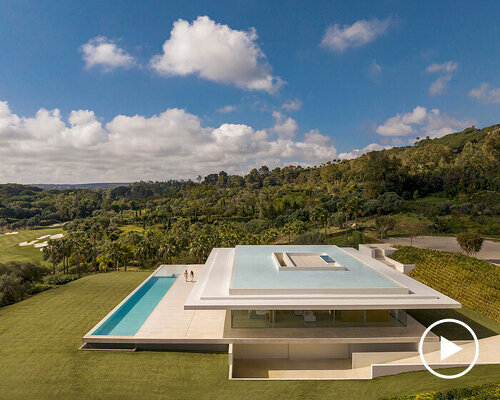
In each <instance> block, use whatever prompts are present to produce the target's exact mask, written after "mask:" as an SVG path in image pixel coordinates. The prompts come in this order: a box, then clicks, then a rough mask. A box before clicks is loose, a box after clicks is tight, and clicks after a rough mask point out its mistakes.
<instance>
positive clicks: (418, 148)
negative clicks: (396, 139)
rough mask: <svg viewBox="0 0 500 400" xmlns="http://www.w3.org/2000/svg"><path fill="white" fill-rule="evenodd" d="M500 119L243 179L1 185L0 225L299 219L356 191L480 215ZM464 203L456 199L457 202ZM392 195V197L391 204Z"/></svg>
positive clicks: (497, 168) (371, 201)
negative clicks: (440, 202)
mask: <svg viewBox="0 0 500 400" xmlns="http://www.w3.org/2000/svg"><path fill="white" fill-rule="evenodd" d="M499 188H500V125H494V126H491V127H488V128H484V129H481V130H477V129H475V128H469V129H466V130H464V131H462V132H458V133H455V134H451V135H447V136H445V137H442V138H439V139H434V140H431V139H423V140H420V141H418V142H417V143H416V144H415V145H414V146H407V147H401V148H393V149H391V150H383V151H376V152H371V153H368V154H366V155H364V156H362V157H359V158H357V159H354V160H343V161H340V160H332V162H329V163H327V164H325V165H321V166H317V167H307V168H305V167H300V166H287V167H284V168H274V169H272V170H270V169H269V168H268V167H266V166H262V167H260V168H258V169H253V170H251V171H250V172H249V173H248V174H246V175H244V176H239V175H229V174H227V173H226V172H224V171H221V172H219V173H218V174H209V175H206V176H205V177H201V176H199V177H198V179H196V180H195V181H178V180H170V181H165V182H137V183H133V184H131V185H128V186H121V187H116V188H112V189H107V190H88V189H68V190H55V189H50V190H41V189H39V188H34V187H30V186H24V185H16V184H9V185H0V229H7V228H9V229H17V228H30V227H36V226H47V225H51V224H54V223H60V222H65V221H73V220H75V219H83V218H88V217H96V216H99V215H108V216H112V217H113V218H114V219H115V220H116V221H120V222H124V221H125V222H129V223H137V224H140V225H141V224H142V225H143V227H146V226H147V225H148V224H153V225H154V224H162V223H164V224H166V223H168V221H169V220H171V219H177V218H181V217H182V218H189V219H191V220H192V221H193V222H198V221H199V222H211V221H214V220H225V221H233V222H236V221H240V222H242V221H250V220H253V219H259V220H266V221H271V222H272V223H273V225H275V226H278V227H281V226H283V225H285V224H286V223H287V222H289V220H295V219H299V220H307V219H308V218H309V215H307V213H308V212H309V211H310V210H312V209H313V208H315V207H318V206H319V207H322V208H324V209H326V210H328V211H329V212H330V213H332V212H335V211H336V210H335V208H336V202H337V200H335V199H336V198H337V197H340V196H341V195H342V194H343V193H346V192H357V193H359V195H360V196H361V197H362V198H363V200H364V201H366V207H365V211H364V212H365V213H367V215H369V214H370V213H371V210H372V209H374V208H377V207H378V209H377V213H378V214H384V213H385V212H384V207H383V206H376V202H380V201H381V199H380V197H381V196H384V195H386V194H387V193H391V196H393V195H394V196H397V198H398V199H401V200H402V201H404V202H408V201H412V200H415V199H419V198H422V197H426V196H429V195H436V194H438V195H439V196H443V197H445V198H447V199H449V201H450V204H449V206H450V210H449V212H450V213H451V212H452V207H454V206H455V205H456V203H467V202H469V203H470V204H471V207H475V206H476V204H477V203H482V205H481V206H480V208H482V210H481V211H479V212H480V213H490V214H498V213H499V205H498V203H499V195H498V193H499ZM464 199H465V200H464ZM391 201H392V200H391Z"/></svg>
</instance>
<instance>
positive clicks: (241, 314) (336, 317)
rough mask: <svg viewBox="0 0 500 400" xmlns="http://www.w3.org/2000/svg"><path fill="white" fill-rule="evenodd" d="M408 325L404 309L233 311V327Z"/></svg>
mask: <svg viewBox="0 0 500 400" xmlns="http://www.w3.org/2000/svg"><path fill="white" fill-rule="evenodd" d="M371 326H372V327H375V326H406V312H405V311H404V310H366V311H365V310H232V311H231V327H232V328H250V329H251V328H350V327H351V328H355V327H371Z"/></svg>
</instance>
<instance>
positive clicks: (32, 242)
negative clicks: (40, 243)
mask: <svg viewBox="0 0 500 400" xmlns="http://www.w3.org/2000/svg"><path fill="white" fill-rule="evenodd" d="M36 242H37V240H32V241H31V242H21V243H19V246H23V247H24V246H31V245H32V244H35V243H36Z"/></svg>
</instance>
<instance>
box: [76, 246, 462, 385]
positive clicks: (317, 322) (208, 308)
mask: <svg viewBox="0 0 500 400" xmlns="http://www.w3.org/2000/svg"><path fill="white" fill-rule="evenodd" d="M370 251H371V250H370V249H367V248H363V249H361V251H358V250H356V249H353V248H339V247H337V246H331V245H325V246H316V245H314V246H313V245H311V246H306V245H290V246H281V245H271V246H237V247H235V248H216V249H213V250H212V252H211V254H210V256H209V257H208V259H207V261H206V263H205V264H204V265H203V266H191V265H187V266H162V267H160V268H158V269H157V270H156V271H155V273H153V274H152V275H151V276H150V277H149V278H148V279H147V280H146V281H145V282H143V284H141V286H139V287H138V288H137V289H136V291H134V292H133V293H131V294H130V295H129V296H128V297H127V298H126V299H125V300H124V301H123V302H122V303H120V304H119V305H118V306H117V307H116V308H115V309H114V310H112V311H111V312H110V313H109V314H108V315H107V316H106V317H105V318H104V319H103V320H102V321H101V322H99V323H98V324H97V325H96V326H95V327H94V328H93V329H92V330H91V331H90V332H89V333H88V334H87V335H85V337H84V338H83V340H84V342H85V346H86V347H104V348H106V347H127V346H128V347H131V348H137V349H141V348H144V349H147V348H155V347H162V348H170V349H177V350H219V351H220V350H223V351H228V353H229V370H230V377H232V378H240V379H246V378H248V379H259V378H263V379H267V378H276V379H280V378H282V379H293V378H301V379H304V378H313V379H320V378H330V379H332V378H333V379H362V378H365V379H366V378H368V379H369V378H371V377H373V376H379V375H383V374H385V373H384V371H383V369H384V368H383V367H381V368H378V369H377V367H376V366H377V365H383V364H386V363H390V362H392V361H394V360H398V359H402V358H407V357H411V356H415V355H417V348H418V342H419V341H420V338H421V336H422V333H423V332H424V331H425V329H426V327H424V326H422V325H421V324H420V323H418V322H417V321H416V320H415V319H413V318H412V317H411V316H409V315H408V314H407V311H408V310H413V309H419V310H422V309H443V308H459V307H461V305H460V303H458V302H456V301H455V300H453V299H451V298H449V297H447V296H445V295H443V294H442V293H439V292H437V291H436V290H434V289H432V288H430V287H428V286H426V285H424V284H422V283H420V282H418V281H416V280H414V279H412V278H410V277H409V276H407V275H405V274H404V273H403V272H401V271H400V270H398V269H397V268H394V267H393V266H391V265H390V264H389V263H388V262H384V260H379V259H377V258H375V253H376V252H374V254H371V253H370ZM185 269H188V270H193V271H194V273H195V282H189V281H186V280H185V279H184V276H183V272H184V270H185ZM176 276H178V278H177V279H176V278H175V277H176ZM164 278H167V279H170V281H168V282H167V279H164ZM141 302H142V303H144V304H141ZM138 305H139V306H138ZM148 307H149V308H148ZM141 310H142V311H141ZM425 343H426V348H427V350H428V351H433V350H436V349H437V346H439V337H437V336H435V335H434V334H432V333H431V334H429V335H427V336H426V338H425ZM374 366H375V367H374ZM389 369H390V370H391V371H392V372H387V373H394V367H393V366H392V367H390V368H389ZM389 369H388V370H389ZM395 372H398V371H397V368H396V371H395ZM399 372H400V371H399Z"/></svg>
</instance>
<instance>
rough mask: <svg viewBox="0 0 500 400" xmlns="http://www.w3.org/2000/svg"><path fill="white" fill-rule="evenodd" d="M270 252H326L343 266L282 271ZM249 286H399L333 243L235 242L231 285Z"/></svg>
mask: <svg viewBox="0 0 500 400" xmlns="http://www.w3.org/2000/svg"><path fill="white" fill-rule="evenodd" d="M273 252H274V253H279V252H288V253H294V252H295V253H322V255H323V256H328V257H329V258H330V259H331V260H332V261H333V260H334V261H337V262H338V263H339V264H340V265H342V266H344V267H345V270H324V271H317V270H310V271H309V270H307V271H306V270H299V271H293V273H290V272H291V271H287V272H283V271H280V270H279V268H276V264H275V262H274V259H273V257H272V254H273ZM325 261H326V262H328V261H327V260H325ZM248 288H250V289H252V288H258V289H262V288H264V289H274V288H279V289H286V288H402V286H401V285H400V284H399V283H397V282H395V281H393V280H391V279H389V278H387V277H386V276H384V275H382V274H381V273H379V272H377V271H376V270H374V269H373V268H370V267H369V266H368V265H365V264H364V263H362V262H361V261H360V260H358V259H356V258H354V257H353V256H351V255H350V254H349V253H347V252H346V251H344V250H342V249H340V248H339V247H337V246H333V245H271V246H237V247H236V253H235V256H234V268H233V275H232V281H231V289H248Z"/></svg>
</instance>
